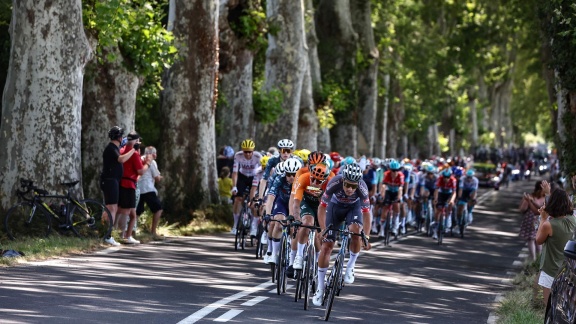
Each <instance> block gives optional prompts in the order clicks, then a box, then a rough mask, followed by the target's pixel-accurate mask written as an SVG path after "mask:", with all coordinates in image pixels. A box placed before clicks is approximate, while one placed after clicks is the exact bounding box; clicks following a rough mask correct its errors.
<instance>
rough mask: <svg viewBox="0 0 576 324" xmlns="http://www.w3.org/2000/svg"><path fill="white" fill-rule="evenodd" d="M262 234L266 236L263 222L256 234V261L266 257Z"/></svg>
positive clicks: (260, 223)
mask: <svg viewBox="0 0 576 324" xmlns="http://www.w3.org/2000/svg"><path fill="white" fill-rule="evenodd" d="M262 234H264V227H263V226H262V222H258V231H257V233H256V259H261V258H262V256H263V255H264V242H262Z"/></svg>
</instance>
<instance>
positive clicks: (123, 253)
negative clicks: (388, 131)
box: [0, 181, 534, 323]
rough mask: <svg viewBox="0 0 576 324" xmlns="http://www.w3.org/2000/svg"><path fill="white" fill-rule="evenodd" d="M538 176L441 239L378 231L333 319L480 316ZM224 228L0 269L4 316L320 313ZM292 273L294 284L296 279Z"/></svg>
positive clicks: (98, 318)
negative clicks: (386, 236) (385, 241)
mask: <svg viewBox="0 0 576 324" xmlns="http://www.w3.org/2000/svg"><path fill="white" fill-rule="evenodd" d="M533 183H534V181H531V182H520V183H514V184H512V185H511V187H510V188H503V189H502V190H500V191H498V192H496V191H489V190H486V189H483V190H481V192H480V195H481V197H482V198H481V199H480V204H479V206H477V208H476V209H475V213H474V215H475V216H474V223H473V224H472V225H471V226H470V227H469V228H468V232H467V237H466V238H465V239H460V238H456V237H446V238H445V240H444V244H443V245H442V246H438V245H437V244H436V243H435V241H434V240H432V239H431V238H428V237H424V236H417V235H408V236H406V237H403V238H401V239H400V240H399V241H395V242H393V244H392V245H391V246H389V247H384V246H383V245H382V244H381V243H380V242H378V241H377V240H374V239H373V240H374V243H373V249H372V250H371V251H369V252H362V253H361V255H360V257H359V260H358V263H357V266H356V282H355V283H354V284H353V285H349V286H346V287H345V288H344V290H343V291H342V293H341V295H340V296H339V297H336V300H335V302H334V308H333V310H332V314H331V316H330V322H340V323H344V322H345V323H349V322H360V321H363V322H365V323H486V321H487V319H488V317H489V314H490V312H492V311H493V310H494V299H495V296H496V295H497V294H498V293H501V292H503V291H504V290H506V289H509V286H508V285H506V284H505V281H506V280H507V279H510V278H511V277H512V274H511V272H514V271H518V269H517V268H514V267H513V264H512V262H513V261H514V260H515V259H516V258H517V256H518V254H519V252H520V250H521V249H522V247H523V246H524V242H522V241H521V240H520V239H519V238H518V235H517V233H518V230H519V224H520V215H519V213H518V212H517V207H518V204H519V201H520V198H521V195H522V193H523V192H524V191H530V190H531V189H532V187H533ZM232 242H233V237H232V236H231V235H229V234H220V235H210V236H197V237H192V238H171V239H170V240H169V241H167V242H162V243H159V244H146V245H140V246H122V247H120V248H109V249H106V250H103V251H100V252H98V253H94V254H90V255H83V256H74V257H70V258H63V259H58V260H51V261H43V262H35V263H28V264H22V265H19V266H15V267H10V268H1V269H0V323H179V322H182V323H194V322H197V323H208V322H213V321H216V322H225V321H229V322H236V323H240V322H254V321H265V322H277V323H318V322H320V321H322V319H321V317H322V316H323V314H324V310H323V309H322V308H320V307H312V309H311V310H308V311H304V309H303V303H302V301H300V302H298V303H296V302H294V299H293V293H294V289H293V288H291V289H289V291H288V292H287V293H286V294H284V295H281V296H278V295H277V294H276V291H275V286H272V283H271V282H270V280H269V268H268V266H266V265H264V264H263V263H262V261H261V260H256V259H255V258H254V256H253V250H252V248H248V249H247V250H246V251H243V252H234V250H233V243H232ZM292 283H293V281H290V282H289V284H292Z"/></svg>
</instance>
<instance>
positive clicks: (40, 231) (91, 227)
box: [4, 179, 113, 240]
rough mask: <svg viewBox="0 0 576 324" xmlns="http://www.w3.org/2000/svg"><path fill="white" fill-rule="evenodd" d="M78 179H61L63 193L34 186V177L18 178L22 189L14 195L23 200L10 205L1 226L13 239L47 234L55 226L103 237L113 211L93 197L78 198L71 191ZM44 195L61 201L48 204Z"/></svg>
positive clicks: (108, 232)
mask: <svg viewBox="0 0 576 324" xmlns="http://www.w3.org/2000/svg"><path fill="white" fill-rule="evenodd" d="M78 183H80V181H72V182H67V183H62V185H63V186H66V187H67V188H68V189H67V192H66V195H51V194H49V193H48V191H46V190H44V189H40V188H38V187H36V186H34V183H33V181H31V180H27V179H20V187H21V188H22V189H23V191H20V190H16V195H17V196H18V197H19V198H20V199H22V200H23V201H21V202H19V203H18V204H16V205H14V206H12V207H11V208H10V209H9V210H8V213H7V214H6V217H5V218H4V229H5V230H6V234H7V235H8V237H9V238H10V239H12V240H16V239H25V238H42V237H47V236H48V235H49V234H50V232H51V229H52V228H53V227H54V228H55V230H57V232H58V233H59V234H62V235H66V234H67V233H70V231H71V232H72V233H73V234H74V235H76V236H78V237H85V238H99V239H100V238H105V237H108V236H109V235H110V232H111V231H112V225H113V224H112V223H113V222H112V215H111V214H110V211H109V210H108V208H106V206H105V205H104V204H102V203H101V202H99V201H96V200H93V199H81V200H79V199H77V198H75V197H74V196H73V195H72V193H71V192H70V191H71V189H72V188H73V187H74V186H76V185H77V184H78ZM47 199H55V200H59V201H61V203H60V204H48V203H47V202H46V200H47Z"/></svg>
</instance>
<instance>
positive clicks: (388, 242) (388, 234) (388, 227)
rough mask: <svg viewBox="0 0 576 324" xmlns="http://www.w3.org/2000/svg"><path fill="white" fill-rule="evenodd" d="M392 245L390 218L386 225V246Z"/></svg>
mask: <svg viewBox="0 0 576 324" xmlns="http://www.w3.org/2000/svg"><path fill="white" fill-rule="evenodd" d="M389 245H390V218H388V219H387V220H386V222H385V223H384V246H389Z"/></svg>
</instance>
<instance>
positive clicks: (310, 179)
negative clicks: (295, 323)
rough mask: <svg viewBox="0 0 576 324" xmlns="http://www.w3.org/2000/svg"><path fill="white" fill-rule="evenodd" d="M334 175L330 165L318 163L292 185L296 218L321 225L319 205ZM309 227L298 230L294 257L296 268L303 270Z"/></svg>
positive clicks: (313, 224) (310, 223) (318, 238)
mask: <svg viewBox="0 0 576 324" xmlns="http://www.w3.org/2000/svg"><path fill="white" fill-rule="evenodd" d="M333 176H334V175H333V174H332V175H331V174H330V170H329V169H328V166H327V165H326V164H324V163H316V164H315V165H314V167H313V168H312V170H311V171H310V172H308V173H305V174H302V175H301V176H300V177H299V178H298V179H296V182H295V183H294V185H293V186H292V194H293V195H294V205H293V206H297V208H294V211H293V214H294V218H295V219H296V220H299V219H302V224H304V225H306V226H319V223H318V216H317V212H318V206H319V205H320V197H321V196H322V194H323V193H324V191H325V190H326V186H327V184H328V181H330V179H332V177H333ZM309 231H310V230H309V229H307V228H301V229H300V230H298V234H297V237H296V240H293V241H296V242H297V253H296V257H295V258H294V267H293V268H294V270H301V269H302V264H303V261H304V259H303V257H304V247H305V246H306V242H307V241H308V234H309ZM315 246H316V251H318V252H317V255H316V259H318V253H320V236H319V235H318V236H316V242H315Z"/></svg>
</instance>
